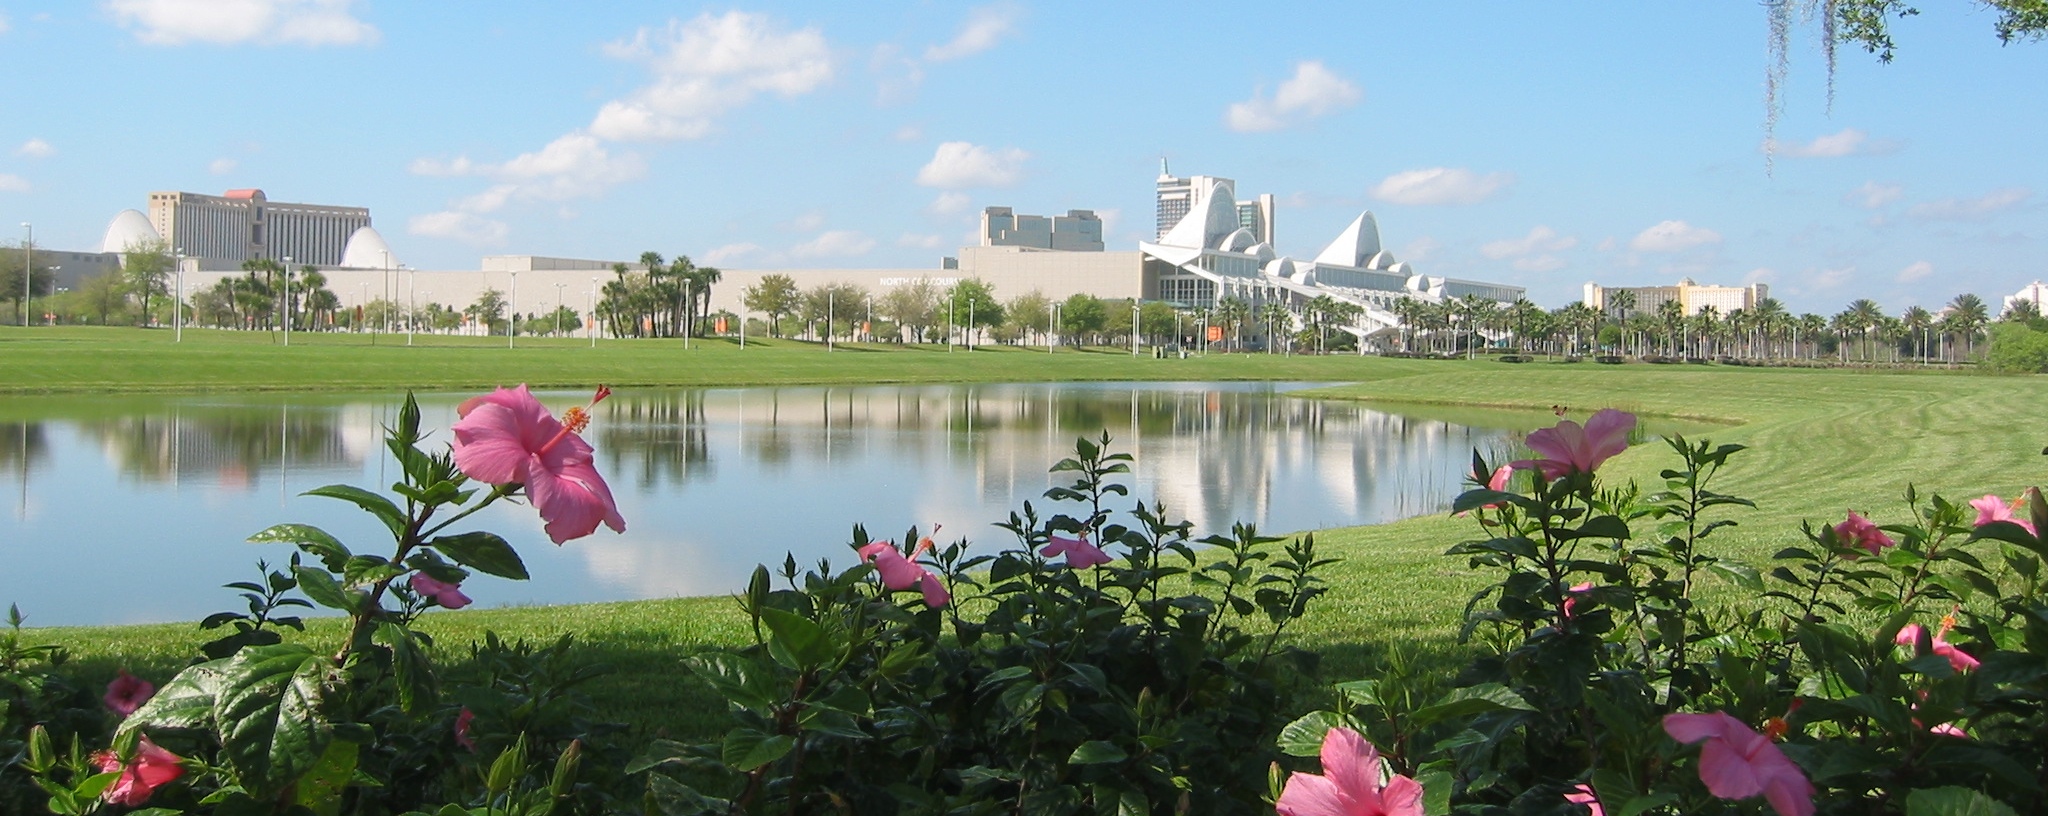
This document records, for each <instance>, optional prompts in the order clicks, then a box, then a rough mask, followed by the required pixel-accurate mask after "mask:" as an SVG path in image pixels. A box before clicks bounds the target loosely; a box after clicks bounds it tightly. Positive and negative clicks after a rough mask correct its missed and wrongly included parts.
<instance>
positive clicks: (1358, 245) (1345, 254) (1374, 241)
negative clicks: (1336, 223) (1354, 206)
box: [1316, 212, 1380, 267]
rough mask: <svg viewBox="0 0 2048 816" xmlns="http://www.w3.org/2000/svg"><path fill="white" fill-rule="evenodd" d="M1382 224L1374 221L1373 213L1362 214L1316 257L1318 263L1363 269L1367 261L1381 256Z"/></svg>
mask: <svg viewBox="0 0 2048 816" xmlns="http://www.w3.org/2000/svg"><path fill="white" fill-rule="evenodd" d="M1379 251H1380V224H1379V222H1378V221H1375V220H1373V217H1372V213H1370V212H1362V213H1359V214H1358V218H1357V219H1356V220H1353V221H1352V222H1351V226H1348V227H1345V228H1344V231H1343V232H1341V233H1338V234H1337V240H1335V241H1331V242H1330V245H1329V246H1327V247H1324V248H1323V251H1322V252H1321V253H1320V254H1318V255H1316V263H1319V264H1329V265H1331V266H1350V267H1363V266H1365V263H1366V259H1367V258H1371V257H1372V256H1374V255H1377V254H1379Z"/></svg>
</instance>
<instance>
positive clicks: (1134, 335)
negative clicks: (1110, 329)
mask: <svg viewBox="0 0 2048 816" xmlns="http://www.w3.org/2000/svg"><path fill="white" fill-rule="evenodd" d="M1131 356H1132V357H1136V356H1138V299H1137V298H1131Z"/></svg>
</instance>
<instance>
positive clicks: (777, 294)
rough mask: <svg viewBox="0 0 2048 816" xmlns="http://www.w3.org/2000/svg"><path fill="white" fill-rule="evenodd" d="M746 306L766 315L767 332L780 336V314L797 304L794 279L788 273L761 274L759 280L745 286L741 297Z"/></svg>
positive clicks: (786, 312) (793, 308)
mask: <svg viewBox="0 0 2048 816" xmlns="http://www.w3.org/2000/svg"><path fill="white" fill-rule="evenodd" d="M741 302H743V303H745V304H746V306H747V308H748V309H749V310H752V311H756V312H764V313H766V314H767V315H768V334H769V335H770V336H773V337H781V336H782V316H783V315H786V314H789V313H791V312H794V311H796V310H797V308H798V305H799V300H798V293H797V288H796V281H794V280H791V279H790V277H789V276H788V275H763V276H761V282H760V283H757V284H754V285H753V286H749V287H747V289H746V291H745V293H744V294H743V296H742V298H741Z"/></svg>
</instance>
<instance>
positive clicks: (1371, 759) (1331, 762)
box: [1322, 728, 1380, 801]
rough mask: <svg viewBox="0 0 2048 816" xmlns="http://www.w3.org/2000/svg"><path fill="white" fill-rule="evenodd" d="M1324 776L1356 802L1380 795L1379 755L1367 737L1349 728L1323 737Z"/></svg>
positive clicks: (1336, 730)
mask: <svg viewBox="0 0 2048 816" xmlns="http://www.w3.org/2000/svg"><path fill="white" fill-rule="evenodd" d="M1322 761H1323V776H1325V777H1327V778H1329V780H1330V781H1331V782H1334V783H1336V785H1337V788H1338V789H1339V790H1341V791H1343V792H1344V794H1345V795H1346V796H1347V797H1349V798H1351V799H1353V800H1356V801H1367V800H1368V799H1370V798H1372V797H1375V796H1377V794H1378V792H1379V789H1380V752H1379V749H1377V748H1374V747H1373V745H1372V743H1370V742H1367V741H1366V739H1365V737H1362V736H1359V734H1358V732H1357V731H1353V730H1351V729H1349V728H1332V729H1330V731H1329V733H1327V734H1324V735H1323V750H1322Z"/></svg>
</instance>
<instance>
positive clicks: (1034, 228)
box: [981, 207, 1103, 252]
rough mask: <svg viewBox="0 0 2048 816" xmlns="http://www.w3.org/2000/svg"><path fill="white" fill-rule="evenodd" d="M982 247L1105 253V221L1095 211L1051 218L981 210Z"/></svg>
mask: <svg viewBox="0 0 2048 816" xmlns="http://www.w3.org/2000/svg"><path fill="white" fill-rule="evenodd" d="M981 245H982V246H1015V247H1032V248H1034V249H1057V250H1063V251H1066V252H1101V251H1102V249H1103V247H1102V219H1101V218H1097V217H1096V215H1095V212H1094V211H1093V210H1068V211H1067V214H1066V215H1055V216H1053V217H1051V218H1047V217H1045V216H1043V215H1021V214H1018V213H1017V212H1015V211H1013V210H1011V209H1010V208H1009V207H989V208H986V209H984V210H982V211H981Z"/></svg>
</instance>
